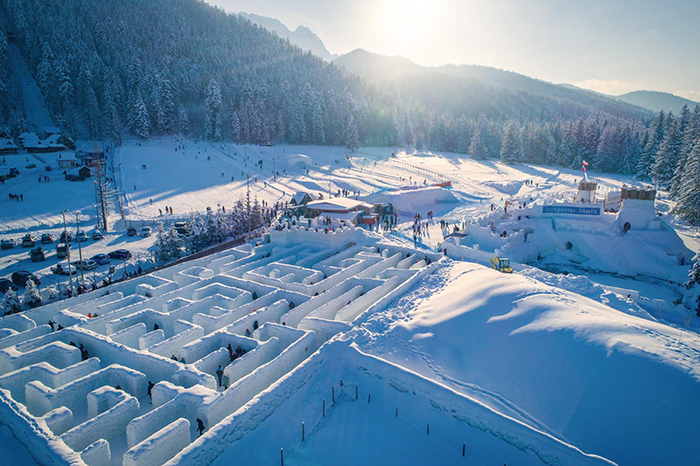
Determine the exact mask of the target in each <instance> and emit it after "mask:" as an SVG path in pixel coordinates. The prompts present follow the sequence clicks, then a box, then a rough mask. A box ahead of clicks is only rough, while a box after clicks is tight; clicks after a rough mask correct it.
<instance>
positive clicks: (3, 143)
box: [0, 137, 19, 155]
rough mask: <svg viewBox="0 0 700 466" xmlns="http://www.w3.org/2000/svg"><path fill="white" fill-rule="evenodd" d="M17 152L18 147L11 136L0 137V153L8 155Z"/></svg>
mask: <svg viewBox="0 0 700 466" xmlns="http://www.w3.org/2000/svg"><path fill="white" fill-rule="evenodd" d="M18 152H19V147H17V145H16V144H15V141H13V140H12V138H9V137H0V155H10V154H16V153H18Z"/></svg>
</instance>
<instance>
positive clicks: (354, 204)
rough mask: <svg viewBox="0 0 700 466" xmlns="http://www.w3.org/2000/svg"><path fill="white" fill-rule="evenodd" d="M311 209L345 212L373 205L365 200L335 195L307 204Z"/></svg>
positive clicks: (368, 207)
mask: <svg viewBox="0 0 700 466" xmlns="http://www.w3.org/2000/svg"><path fill="white" fill-rule="evenodd" d="M306 207H308V208H310V209H317V210H320V211H322V212H343V211H347V210H353V209H371V208H372V207H373V206H372V205H371V204H367V203H366V202H363V201H358V200H356V199H351V198H349V197H334V198H332V199H320V200H318V201H311V202H309V203H308V204H306Z"/></svg>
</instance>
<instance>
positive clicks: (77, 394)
mask: <svg viewBox="0 0 700 466" xmlns="http://www.w3.org/2000/svg"><path fill="white" fill-rule="evenodd" d="M438 260H440V256H439V255H431V254H427V255H426V254H425V253H423V252H418V251H415V250H411V249H409V248H404V247H401V246H397V245H392V244H383V243H381V242H378V241H377V239H376V238H375V237H371V236H368V234H367V233H364V232H363V231H362V230H359V229H345V230H340V231H336V232H329V233H324V232H323V231H320V232H316V231H313V230H306V229H294V230H291V231H290V230H285V231H273V232H271V241H270V242H269V243H267V244H263V245H259V246H256V247H252V246H250V245H244V246H241V247H238V248H234V249H231V250H228V251H225V252H221V253H218V254H215V255H211V256H209V257H206V258H203V259H199V260H196V261H191V262H187V263H184V264H180V265H177V266H174V267H170V268H167V269H163V270H161V271H158V272H155V273H153V274H150V275H145V276H142V277H138V278H135V279H132V280H128V281H126V282H122V283H120V284H116V285H113V286H111V287H109V288H107V289H103V290H100V291H98V292H93V293H88V294H86V295H82V296H80V297H77V298H74V299H71V300H67V301H62V302H56V303H52V304H49V305H46V306H43V307H40V308H36V309H32V310H29V311H26V312H24V313H21V314H16V315H12V316H8V317H4V318H2V319H0V422H3V423H7V424H8V425H9V426H10V427H11V428H12V430H13V433H14V434H15V436H16V437H17V438H18V439H19V440H21V441H22V442H23V443H24V444H25V445H27V446H28V447H29V450H30V451H32V454H34V455H35V457H36V459H37V460H38V461H40V462H41V463H43V464H88V465H90V466H93V465H94V466H97V465H100V466H101V465H110V464H124V465H151V466H152V465H160V464H164V463H166V462H167V461H169V460H171V459H172V458H173V457H175V455H177V454H178V453H179V452H180V451H181V450H183V449H188V448H189V449H190V450H191V449H192V448H195V449H196V444H194V445H191V444H192V442H193V441H195V440H196V439H197V438H198V436H199V432H198V430H197V428H198V421H197V420H198V419H199V420H201V421H202V423H203V424H204V426H205V428H206V431H209V430H211V429H213V428H215V426H216V425H217V424H219V423H221V421H223V420H224V419H226V418H227V417H229V416H231V415H232V414H233V413H234V412H236V411H237V410H239V408H241V407H243V406H244V405H246V404H247V403H249V402H250V401H251V400H253V399H254V398H255V397H256V396H258V395H259V394H260V393H261V392H263V391H265V390H266V389H268V388H269V387H270V386H271V385H273V384H275V383H276V382H277V381H278V380H280V379H282V378H283V377H285V376H287V375H288V374H290V372H292V371H294V369H295V368H297V366H299V365H300V364H301V363H302V362H303V361H305V360H306V359H307V358H309V356H310V355H312V354H313V353H314V352H316V351H317V350H318V348H319V347H320V346H321V345H322V344H323V343H325V342H326V341H328V340H329V339H331V338H333V337H334V336H335V335H337V334H339V333H342V332H345V331H347V330H349V329H350V328H352V323H353V321H354V320H356V319H357V317H358V316H360V315H361V314H366V313H372V312H375V311H376V310H380V309H382V308H383V307H386V305H387V304H388V303H389V302H390V301H391V300H393V299H395V298H396V297H398V296H399V295H401V294H403V293H404V292H405V291H406V290H407V289H408V288H410V287H411V286H413V284H415V283H416V282H417V280H419V279H420V278H421V277H423V276H424V275H425V274H427V273H430V272H431V271H432V270H433V267H434V263H435V262H437V261H438ZM431 262H433V265H429V263H431ZM105 290H109V292H108V294H105ZM88 314H90V315H91V316H93V317H91V318H88ZM95 316H96V317H95ZM50 320H52V321H54V322H55V323H56V326H57V325H58V324H60V325H61V326H62V327H63V328H62V329H61V330H57V331H52V329H51V327H50V326H49V325H48V322H49V321H50ZM149 386H151V387H152V388H151V390H150V396H149V394H148V392H149ZM209 461H211V458H210V459H209Z"/></svg>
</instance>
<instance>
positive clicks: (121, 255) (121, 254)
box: [107, 249, 131, 260]
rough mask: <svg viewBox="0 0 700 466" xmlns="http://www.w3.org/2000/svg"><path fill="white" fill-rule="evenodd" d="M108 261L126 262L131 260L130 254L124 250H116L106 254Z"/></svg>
mask: <svg viewBox="0 0 700 466" xmlns="http://www.w3.org/2000/svg"><path fill="white" fill-rule="evenodd" d="M107 255H108V256H109V258H110V259H118V260H127V259H131V253H130V252H129V251H127V250H126V249H117V250H116V251H112V252H110V253H108V254H107Z"/></svg>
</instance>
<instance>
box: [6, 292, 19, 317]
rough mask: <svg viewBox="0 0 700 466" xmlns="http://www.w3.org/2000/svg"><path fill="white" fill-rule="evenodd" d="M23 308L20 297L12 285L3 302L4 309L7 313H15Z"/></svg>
mask: <svg viewBox="0 0 700 466" xmlns="http://www.w3.org/2000/svg"><path fill="white" fill-rule="evenodd" d="M21 308H22V306H21V304H20V303H19V298H17V292H16V291H15V290H13V289H12V288H11V287H10V288H8V289H7V292H6V293H5V297H4V299H3V302H2V310H3V313H4V314H5V315H8V314H14V313H15V312H18V311H19V310H20V309H21Z"/></svg>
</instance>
